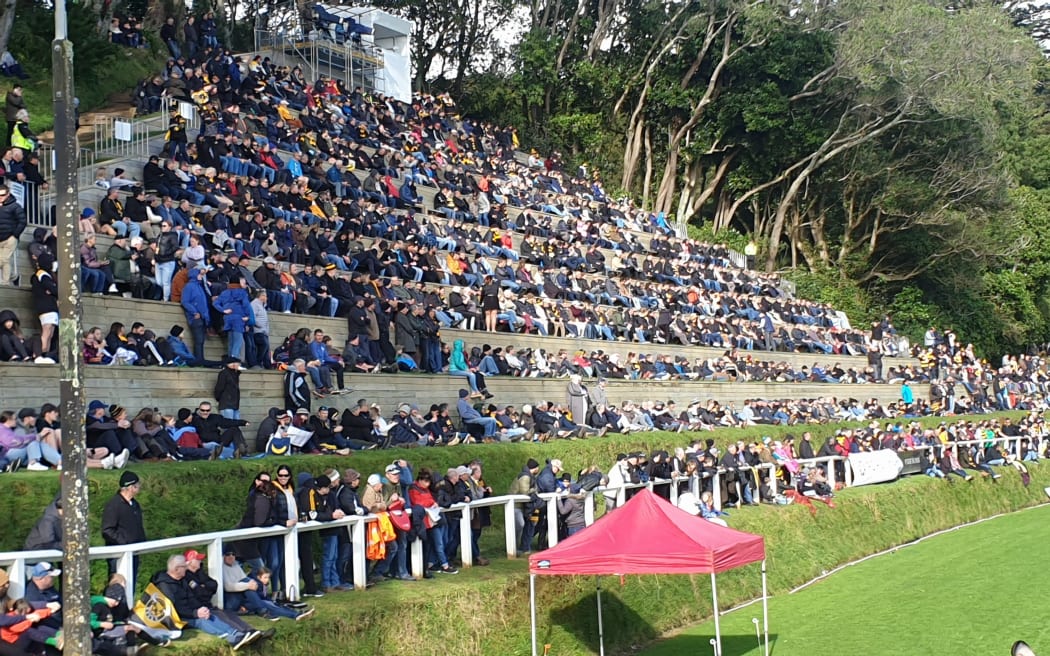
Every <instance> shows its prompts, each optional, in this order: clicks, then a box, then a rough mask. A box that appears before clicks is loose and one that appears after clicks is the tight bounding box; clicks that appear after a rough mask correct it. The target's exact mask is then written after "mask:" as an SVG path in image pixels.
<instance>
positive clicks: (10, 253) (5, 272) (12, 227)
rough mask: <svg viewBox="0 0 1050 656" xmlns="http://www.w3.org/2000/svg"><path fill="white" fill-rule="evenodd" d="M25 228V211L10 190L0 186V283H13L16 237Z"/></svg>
mask: <svg viewBox="0 0 1050 656" xmlns="http://www.w3.org/2000/svg"><path fill="white" fill-rule="evenodd" d="M25 229H26V213H25V211H24V210H23V209H22V206H21V205H19V204H18V201H16V200H15V197H14V196H12V195H11V191H10V190H9V189H8V188H7V187H5V186H0V285H13V284H14V281H15V278H16V277H17V273H18V269H17V267H16V265H15V261H14V258H15V255H16V254H17V252H18V238H19V237H21V236H22V233H23V232H24V231H25Z"/></svg>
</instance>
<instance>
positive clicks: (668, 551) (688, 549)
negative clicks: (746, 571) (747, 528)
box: [529, 490, 769, 656]
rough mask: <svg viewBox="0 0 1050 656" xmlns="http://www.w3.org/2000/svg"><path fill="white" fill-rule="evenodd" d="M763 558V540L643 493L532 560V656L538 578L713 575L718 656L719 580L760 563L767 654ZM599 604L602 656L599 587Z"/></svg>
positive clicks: (720, 644) (720, 651) (534, 642)
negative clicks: (724, 573) (590, 575)
mask: <svg viewBox="0 0 1050 656" xmlns="http://www.w3.org/2000/svg"><path fill="white" fill-rule="evenodd" d="M765 557H766V548H765V540H764V539H763V538H762V536H760V535H752V534H750V533H744V532H742V531H736V530H733V529H731V528H725V527H723V526H718V525H717V524H714V523H712V522H709V521H707V520H705V519H702V518H700V517H697V516H696V515H695V514H691V513H690V512H687V511H683V510H679V509H678V508H677V507H676V506H673V505H671V504H670V503H669V502H668V501H665V500H664V499H663V498H661V497H659V496H657V495H656V494H653V493H652V492H650V491H648V490H642V491H640V492H639V493H638V494H636V495H635V496H634V497H633V498H632V499H631V500H630V501H628V502H627V503H626V504H624V506H623V507H621V508H618V509H617V510H615V511H613V512H610V513H606V514H605V515H604V516H603V517H602V518H601V519H599V520H598V521H596V522H595V523H594V524H592V525H591V526H589V527H588V528H587V529H585V530H583V531H581V532H579V533H577V534H576V535H573V536H572V537H570V538H567V539H566V540H564V541H562V542H560V543H558V545H557V546H555V547H553V548H552V549H548V550H546V551H542V552H539V553H535V554H532V555H531V556H529V574H530V596H531V597H532V602H531V605H532V653H533V656H536V576H537V575H539V576H551V575H555V576H557V575H571V574H593V575H595V576H596V577H597V576H601V575H621V574H710V575H711V594H712V598H713V601H714V609H715V646H716V655H718V656H720V655H721V653H722V642H721V641H722V638H721V634H720V631H719V625H718V588H717V584H716V582H715V575H716V574H718V573H721V572H725V571H728V570H731V569H735V568H737V567H743V566H744V565H748V564H751V563H756V562H761V563H762V608H763V617H764V619H765V622H764V625H765V632H766V653H767V654H768V652H769V617H768V609H767V607H766V565H765ZM597 600H598V637H599V645H600V653H601V654H604V653H605V643H604V635H603V631H602V619H601V603H602V598H601V585H600V584H599V585H598V596H597Z"/></svg>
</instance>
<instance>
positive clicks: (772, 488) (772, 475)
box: [759, 465, 777, 501]
mask: <svg viewBox="0 0 1050 656" xmlns="http://www.w3.org/2000/svg"><path fill="white" fill-rule="evenodd" d="M776 496H777V466H776V465H769V497H770V499H774V498H776ZM759 501H761V499H759Z"/></svg>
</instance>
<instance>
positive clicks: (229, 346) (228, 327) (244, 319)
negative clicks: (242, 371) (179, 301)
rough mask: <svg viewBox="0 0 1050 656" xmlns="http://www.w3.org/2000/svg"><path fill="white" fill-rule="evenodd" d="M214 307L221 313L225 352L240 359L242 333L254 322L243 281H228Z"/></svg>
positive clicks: (242, 355)
mask: <svg viewBox="0 0 1050 656" xmlns="http://www.w3.org/2000/svg"><path fill="white" fill-rule="evenodd" d="M183 294H185V292H183ZM215 309H216V310H218V311H219V312H221V313H222V314H223V320H222V328H223V330H225V331H226V354H227V355H228V356H230V357H231V358H237V359H238V360H240V359H241V358H243V357H244V335H245V333H246V332H247V331H248V329H249V328H250V327H251V326H252V324H253V323H254V322H253V320H252V302H251V299H249V298H248V290H247V284H246V283H245V281H243V280H238V281H231V282H229V283H228V284H227V286H226V289H224V290H223V291H222V293H221V294H219V297H218V298H216V299H215Z"/></svg>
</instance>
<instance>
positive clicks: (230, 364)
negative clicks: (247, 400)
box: [213, 356, 241, 419]
mask: <svg viewBox="0 0 1050 656" xmlns="http://www.w3.org/2000/svg"><path fill="white" fill-rule="evenodd" d="M222 364H223V367H222V369H220V370H219V375H218V377H217V378H216V379H215V389H214V390H213V394H214V396H215V400H216V401H217V402H218V404H219V414H220V415H222V416H223V417H224V418H226V419H240V418H241V361H240V360H239V359H238V358H235V357H231V356H226V357H224V358H223V359H222Z"/></svg>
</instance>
